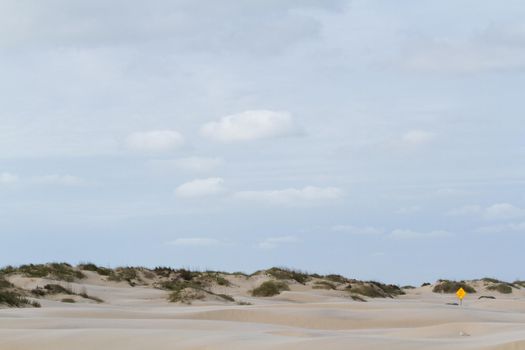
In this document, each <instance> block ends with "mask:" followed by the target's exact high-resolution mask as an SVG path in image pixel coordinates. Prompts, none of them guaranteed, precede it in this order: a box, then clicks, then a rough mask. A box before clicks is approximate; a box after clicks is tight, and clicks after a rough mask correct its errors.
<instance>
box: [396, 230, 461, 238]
mask: <svg viewBox="0 0 525 350" xmlns="http://www.w3.org/2000/svg"><path fill="white" fill-rule="evenodd" d="M451 236H452V234H451V233H450V232H448V231H444V230H435V231H430V232H418V231H412V230H404V229H397V230H393V231H392V232H391V233H390V235H389V238H392V239H400V240H401V239H431V238H447V237H451Z"/></svg>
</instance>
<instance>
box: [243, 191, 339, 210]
mask: <svg viewBox="0 0 525 350" xmlns="http://www.w3.org/2000/svg"><path fill="white" fill-rule="evenodd" d="M342 196H343V191H342V190H341V189H339V188H337V187H314V186H307V187H304V188H301V189H297V188H287V189H283V190H273V191H241V192H237V193H235V195H234V197H235V198H238V199H243V200H250V201H256V202H264V203H268V204H277V205H299V206H302V205H315V204H321V203H325V202H329V201H333V200H336V199H339V198H341V197H342Z"/></svg>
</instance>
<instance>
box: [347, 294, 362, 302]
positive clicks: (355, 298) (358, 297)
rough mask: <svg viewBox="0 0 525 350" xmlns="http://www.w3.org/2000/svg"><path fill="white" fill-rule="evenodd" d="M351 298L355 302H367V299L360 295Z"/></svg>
mask: <svg viewBox="0 0 525 350" xmlns="http://www.w3.org/2000/svg"><path fill="white" fill-rule="evenodd" d="M350 298H352V299H353V300H355V301H361V302H366V299H364V298H362V297H360V296H359V295H350Z"/></svg>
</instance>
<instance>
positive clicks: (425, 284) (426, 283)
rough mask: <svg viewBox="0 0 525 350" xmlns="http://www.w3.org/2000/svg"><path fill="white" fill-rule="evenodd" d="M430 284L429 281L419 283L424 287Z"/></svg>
mask: <svg viewBox="0 0 525 350" xmlns="http://www.w3.org/2000/svg"><path fill="white" fill-rule="evenodd" d="M430 285H431V284H430V283H428V282H425V283H423V284H422V285H421V287H426V286H430Z"/></svg>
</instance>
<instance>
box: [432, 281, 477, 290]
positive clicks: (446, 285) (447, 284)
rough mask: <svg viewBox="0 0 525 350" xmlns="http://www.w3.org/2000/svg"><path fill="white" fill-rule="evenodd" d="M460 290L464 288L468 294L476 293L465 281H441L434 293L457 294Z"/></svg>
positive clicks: (435, 287)
mask: <svg viewBox="0 0 525 350" xmlns="http://www.w3.org/2000/svg"><path fill="white" fill-rule="evenodd" d="M459 288H463V289H464V290H465V292H467V293H476V290H475V289H474V288H473V287H472V286H470V285H468V284H467V283H466V282H465V281H459V282H457V281H449V280H439V281H438V284H436V285H435V286H434V288H433V289H432V291H433V292H434V293H456V292H457V291H458V289H459Z"/></svg>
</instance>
